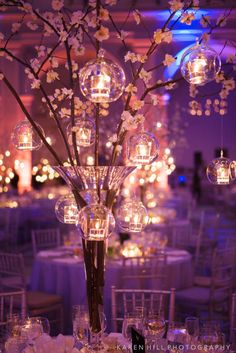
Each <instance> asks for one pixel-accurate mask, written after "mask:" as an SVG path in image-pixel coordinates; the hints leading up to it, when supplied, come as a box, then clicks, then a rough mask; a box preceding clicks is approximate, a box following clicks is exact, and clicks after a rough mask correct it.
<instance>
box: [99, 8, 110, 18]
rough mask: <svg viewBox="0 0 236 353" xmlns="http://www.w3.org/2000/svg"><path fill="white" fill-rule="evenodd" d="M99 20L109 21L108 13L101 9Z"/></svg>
mask: <svg viewBox="0 0 236 353" xmlns="http://www.w3.org/2000/svg"><path fill="white" fill-rule="evenodd" d="M99 19H100V20H102V21H107V20H109V12H108V11H107V10H106V9H103V8H101V9H100V11H99Z"/></svg>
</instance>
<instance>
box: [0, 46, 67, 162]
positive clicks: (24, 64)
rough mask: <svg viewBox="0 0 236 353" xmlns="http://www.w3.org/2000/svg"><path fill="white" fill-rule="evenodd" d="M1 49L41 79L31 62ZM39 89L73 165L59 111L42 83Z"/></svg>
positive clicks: (36, 77) (37, 78)
mask: <svg viewBox="0 0 236 353" xmlns="http://www.w3.org/2000/svg"><path fill="white" fill-rule="evenodd" d="M1 51H4V52H6V53H7V54H8V55H9V56H10V57H12V58H13V59H14V60H15V61H17V62H19V63H20V64H21V65H23V66H24V67H26V68H28V69H29V70H30V72H31V73H32V75H33V76H34V78H35V79H36V80H39V77H38V75H37V74H36V73H35V71H34V70H33V68H32V67H31V66H30V65H29V64H27V63H26V62H24V61H23V60H21V59H20V58H18V57H17V56H16V55H14V54H12V52H10V51H9V50H8V49H6V48H5V49H4V48H1V49H0V52H1ZM39 89H40V91H41V93H42V94H43V96H44V98H45V100H46V103H47V105H48V107H49V109H50V111H51V112H52V114H53V117H54V120H55V122H56V125H57V127H58V129H59V132H60V134H61V136H62V139H63V141H64V144H65V147H66V150H67V153H68V157H69V159H70V163H71V164H72V165H73V164H74V161H73V159H72V156H71V152H70V147H69V145H68V142H67V139H66V136H65V134H64V131H63V129H62V127H61V124H60V121H59V119H58V116H57V113H56V111H55V110H54V108H53V106H52V103H51V101H50V99H49V98H48V95H47V93H46V91H45V89H44V88H43V86H42V84H40V87H39Z"/></svg>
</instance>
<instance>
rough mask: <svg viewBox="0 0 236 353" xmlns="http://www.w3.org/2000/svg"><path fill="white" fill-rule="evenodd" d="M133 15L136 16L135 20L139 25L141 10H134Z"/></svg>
mask: <svg viewBox="0 0 236 353" xmlns="http://www.w3.org/2000/svg"><path fill="white" fill-rule="evenodd" d="M133 16H134V20H135V22H136V24H137V25H139V24H140V22H141V14H140V11H139V10H134V11H133Z"/></svg>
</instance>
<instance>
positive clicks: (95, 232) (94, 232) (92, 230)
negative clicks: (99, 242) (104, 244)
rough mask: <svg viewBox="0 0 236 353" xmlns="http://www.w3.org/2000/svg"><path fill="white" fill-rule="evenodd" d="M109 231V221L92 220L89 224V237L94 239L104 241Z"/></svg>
mask: <svg viewBox="0 0 236 353" xmlns="http://www.w3.org/2000/svg"><path fill="white" fill-rule="evenodd" d="M107 231H108V224H107V220H105V219H91V220H90V222H89V236H91V237H92V238H97V239H102V238H104V237H105V236H106V233H107Z"/></svg>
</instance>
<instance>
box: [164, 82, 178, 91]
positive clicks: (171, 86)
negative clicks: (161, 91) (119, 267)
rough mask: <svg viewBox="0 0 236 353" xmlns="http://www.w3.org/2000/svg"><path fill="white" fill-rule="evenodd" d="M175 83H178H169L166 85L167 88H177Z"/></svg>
mask: <svg viewBox="0 0 236 353" xmlns="http://www.w3.org/2000/svg"><path fill="white" fill-rule="evenodd" d="M175 85H176V83H175V82H170V83H167V85H166V86H165V89H167V90H171V89H173V88H175Z"/></svg>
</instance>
